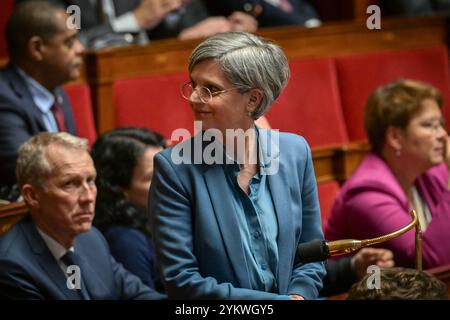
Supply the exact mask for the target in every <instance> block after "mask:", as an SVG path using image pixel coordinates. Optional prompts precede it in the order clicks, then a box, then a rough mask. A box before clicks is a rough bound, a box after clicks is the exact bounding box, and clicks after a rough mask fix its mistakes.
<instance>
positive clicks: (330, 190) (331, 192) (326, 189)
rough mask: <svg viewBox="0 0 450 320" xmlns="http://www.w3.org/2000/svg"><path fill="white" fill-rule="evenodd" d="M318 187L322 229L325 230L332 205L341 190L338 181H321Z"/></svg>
mask: <svg viewBox="0 0 450 320" xmlns="http://www.w3.org/2000/svg"><path fill="white" fill-rule="evenodd" d="M317 189H318V193H319V202H320V212H321V216H322V230H323V231H324V232H325V228H326V226H327V222H328V217H329V215H330V211H331V207H332V205H333V202H334V199H336V196H337V194H338V192H339V183H338V182H337V181H328V182H320V183H318V185H317Z"/></svg>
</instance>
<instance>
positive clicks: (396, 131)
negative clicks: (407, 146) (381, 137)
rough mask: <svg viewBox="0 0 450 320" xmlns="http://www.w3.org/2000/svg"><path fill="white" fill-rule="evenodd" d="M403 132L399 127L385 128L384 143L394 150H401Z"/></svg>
mask: <svg viewBox="0 0 450 320" xmlns="http://www.w3.org/2000/svg"><path fill="white" fill-rule="evenodd" d="M404 137H405V133H404V131H403V130H402V129H401V128H396V127H392V126H390V127H388V128H387V130H386V136H385V139H386V145H388V146H390V147H391V148H392V149H394V150H396V151H397V150H401V149H402V145H403V140H404Z"/></svg>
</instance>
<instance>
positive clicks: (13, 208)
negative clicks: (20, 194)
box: [0, 202, 28, 235]
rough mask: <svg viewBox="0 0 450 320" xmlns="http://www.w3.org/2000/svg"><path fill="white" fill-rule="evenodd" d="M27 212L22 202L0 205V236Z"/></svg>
mask: <svg viewBox="0 0 450 320" xmlns="http://www.w3.org/2000/svg"><path fill="white" fill-rule="evenodd" d="M27 212H28V208H27V206H26V205H25V203H24V202H14V203H9V204H1V205H0V235H2V234H4V233H5V232H6V231H8V230H9V229H10V228H11V227H12V226H13V225H14V224H15V223H17V222H18V221H20V220H21V219H22V218H23V217H24V216H25V215H26V214H27Z"/></svg>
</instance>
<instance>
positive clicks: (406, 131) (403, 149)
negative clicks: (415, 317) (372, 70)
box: [326, 80, 450, 268]
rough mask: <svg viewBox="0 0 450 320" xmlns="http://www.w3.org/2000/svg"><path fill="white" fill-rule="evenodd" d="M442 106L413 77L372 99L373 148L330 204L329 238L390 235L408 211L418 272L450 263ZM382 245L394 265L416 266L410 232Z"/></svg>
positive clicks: (369, 128)
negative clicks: (419, 250)
mask: <svg viewBox="0 0 450 320" xmlns="http://www.w3.org/2000/svg"><path fill="white" fill-rule="evenodd" d="M441 108H442V96H441V94H440V92H439V91H438V90H437V89H435V88H434V87H431V86H429V85H427V84H424V83H420V82H417V81H412V80H400V81H396V82H393V83H390V84H387V85H385V86H383V87H380V88H378V89H377V90H376V91H375V92H374V93H373V94H372V95H371V96H370V98H369V100H368V102H367V104H366V109H365V129H366V132H367V135H368V138H369V141H370V143H371V145H372V148H373V151H372V152H371V153H369V154H368V155H367V156H366V157H365V158H364V160H363V161H362V163H361V165H360V166H359V168H358V169H357V170H356V172H355V173H354V175H353V176H352V177H351V178H350V179H349V180H348V181H347V182H346V183H345V185H344V186H343V188H342V190H341V193H340V195H339V196H338V198H337V199H336V201H335V203H334V205H333V208H332V213H331V217H330V219H329V221H328V226H327V229H326V238H327V239H329V240H334V239H344V238H355V239H365V238H372V237H376V236H380V235H383V234H387V233H390V232H392V231H395V230H398V229H400V228H401V227H403V226H405V225H407V224H408V223H409V222H410V221H411V216H410V213H409V212H410V211H411V210H412V209H414V210H416V212H417V213H418V216H419V221H420V225H421V227H422V231H423V233H422V237H423V267H424V268H432V267H436V266H439V265H444V264H449V263H450V191H449V170H448V166H449V165H450V160H449V158H450V157H449V154H450V151H449V150H448V149H449V148H447V144H448V142H447V141H448V136H447V132H446V131H445V129H444V118H443V116H442V113H441ZM381 246H382V247H385V248H388V249H390V250H392V251H393V252H394V259H395V263H396V265H398V266H404V267H409V266H413V265H414V261H415V242H414V230H411V231H409V232H407V233H405V234H404V235H402V236H400V237H398V238H395V239H393V240H390V241H388V242H385V243H383V244H381Z"/></svg>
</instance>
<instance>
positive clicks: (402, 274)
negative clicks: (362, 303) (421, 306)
mask: <svg viewBox="0 0 450 320" xmlns="http://www.w3.org/2000/svg"><path fill="white" fill-rule="evenodd" d="M372 278H373V274H368V275H366V276H365V277H364V278H363V279H361V281H359V282H357V283H355V284H354V285H353V286H352V288H351V289H350V291H349V292H348V297H347V299H348V300H448V290H447V285H446V284H445V283H444V282H442V281H441V280H439V279H438V278H436V277H435V276H433V275H432V274H430V273H428V272H426V271H418V270H416V269H408V268H391V269H384V270H380V279H379V284H380V288H379V289H377V288H373V287H372V286H371V288H369V285H368V284H374V283H371V281H372Z"/></svg>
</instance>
